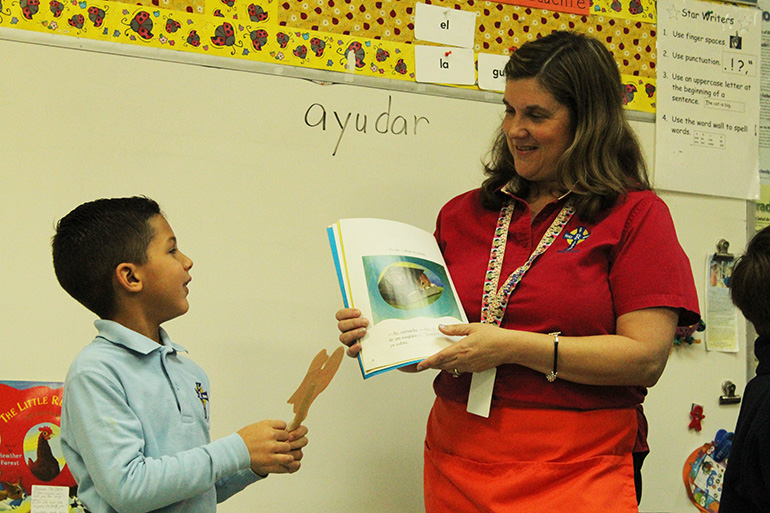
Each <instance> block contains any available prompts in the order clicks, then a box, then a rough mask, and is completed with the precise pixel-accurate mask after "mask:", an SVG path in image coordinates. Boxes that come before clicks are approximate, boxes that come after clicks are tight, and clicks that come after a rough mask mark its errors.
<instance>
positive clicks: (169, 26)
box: [166, 18, 182, 34]
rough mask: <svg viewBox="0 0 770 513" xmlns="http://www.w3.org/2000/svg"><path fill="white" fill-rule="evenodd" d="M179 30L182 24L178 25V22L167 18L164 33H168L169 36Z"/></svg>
mask: <svg viewBox="0 0 770 513" xmlns="http://www.w3.org/2000/svg"><path fill="white" fill-rule="evenodd" d="M180 28H182V24H181V23H179V22H178V21H176V20H172V19H171V18H169V19H168V20H167V21H166V32H168V33H169V34H173V33H174V32H176V31H177V30H179V29H180Z"/></svg>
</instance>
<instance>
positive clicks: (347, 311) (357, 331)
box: [335, 308, 369, 357]
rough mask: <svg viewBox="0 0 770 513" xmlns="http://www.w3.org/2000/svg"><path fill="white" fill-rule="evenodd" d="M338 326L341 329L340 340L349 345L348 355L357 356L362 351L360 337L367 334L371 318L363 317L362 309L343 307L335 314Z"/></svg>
mask: <svg viewBox="0 0 770 513" xmlns="http://www.w3.org/2000/svg"><path fill="white" fill-rule="evenodd" d="M335 318H336V319H337V328H338V329H339V330H340V332H341V333H340V342H342V343H343V344H345V345H346V346H348V351H347V353H348V356H351V357H356V356H358V353H359V352H360V351H361V344H360V343H359V342H358V339H360V338H361V337H363V336H364V335H366V327H367V326H369V320H368V319H365V318H363V317H361V310H359V309H357V308H343V309H342V310H338V311H337V314H336V315H335Z"/></svg>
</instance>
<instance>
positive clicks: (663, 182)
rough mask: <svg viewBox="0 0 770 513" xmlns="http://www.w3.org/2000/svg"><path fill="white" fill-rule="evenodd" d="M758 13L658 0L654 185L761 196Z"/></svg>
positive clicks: (752, 9) (684, 0)
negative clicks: (759, 173) (759, 171)
mask: <svg viewBox="0 0 770 513" xmlns="http://www.w3.org/2000/svg"><path fill="white" fill-rule="evenodd" d="M761 19H762V14H761V11H760V10H758V9H757V8H756V7H753V6H735V5H727V4H719V3H713V2H703V1H693V0H671V1H668V0H667V1H665V2H659V3H658V68H657V88H658V90H657V98H658V104H657V119H656V159H655V179H656V180H655V181H656V186H658V187H660V188H663V189H669V190H678V191H685V192H695V193H701V194H709V195H716V196H725V197H734V198H745V199H753V198H755V197H756V196H757V194H758V192H759V178H758V176H759V175H758V158H759V157H758V152H759V127H758V124H759V91H760V57H761V48H760V32H761Z"/></svg>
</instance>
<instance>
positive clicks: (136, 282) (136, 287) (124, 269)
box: [115, 262, 142, 292]
mask: <svg viewBox="0 0 770 513" xmlns="http://www.w3.org/2000/svg"><path fill="white" fill-rule="evenodd" d="M136 271H137V269H136V265H134V264H129V263H126V262H124V263H122V264H119V265H118V266H117V267H116V268H115V278H116V279H117V282H118V286H119V287H121V288H122V289H123V290H125V291H126V292H139V291H141V290H142V280H141V279H140V278H139V275H138V274H137V272H136Z"/></svg>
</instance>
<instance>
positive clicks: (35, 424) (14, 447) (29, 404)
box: [0, 381, 75, 502]
mask: <svg viewBox="0 0 770 513" xmlns="http://www.w3.org/2000/svg"><path fill="white" fill-rule="evenodd" d="M63 385H64V384H63V383H56V382H53V383H51V382H39V381H0V483H2V489H0V501H2V502H6V501H10V502H13V501H18V502H21V500H22V499H24V498H26V497H27V496H28V495H29V494H30V493H31V490H32V485H47V486H67V487H74V486H75V480H74V479H73V477H72V474H70V471H69V469H68V468H67V466H66V463H65V461H64V456H63V453H62V449H61V433H60V423H61V421H60V418H61V401H62V387H63Z"/></svg>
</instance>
